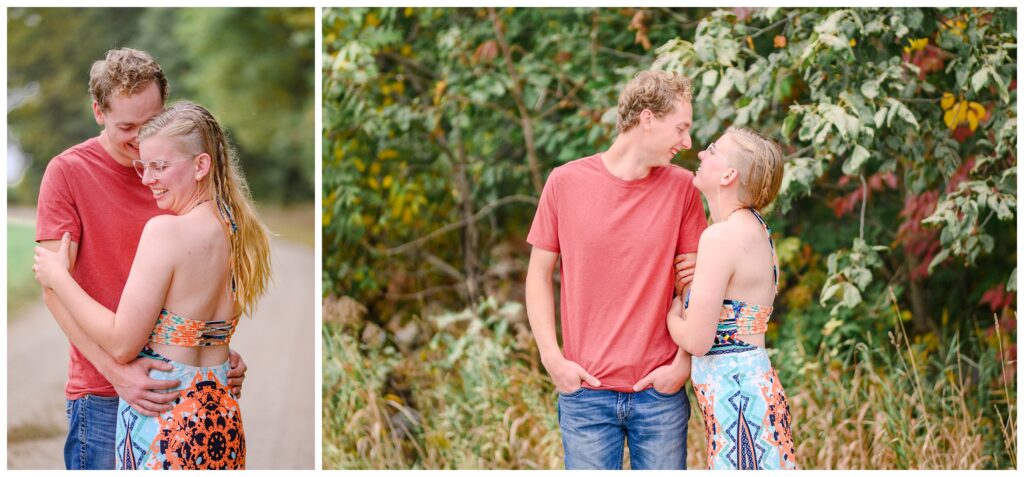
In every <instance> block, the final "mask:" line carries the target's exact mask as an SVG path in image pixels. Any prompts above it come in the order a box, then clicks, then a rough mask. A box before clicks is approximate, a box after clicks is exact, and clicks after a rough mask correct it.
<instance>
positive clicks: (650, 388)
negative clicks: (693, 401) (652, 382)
mask: <svg viewBox="0 0 1024 477" xmlns="http://www.w3.org/2000/svg"><path fill="white" fill-rule="evenodd" d="M647 389H648V390H649V391H650V392H651V394H653V395H655V396H657V397H660V398H666V399H667V398H674V397H676V396H678V395H679V393H681V392H683V391H684V390H685V389H686V385H685V384H684V385H682V386H680V388H679V389H678V390H677V391H676V392H674V393H672V394H665V393H663V392H661V391H658V390H657V389H654V386H651V387H649V388H647Z"/></svg>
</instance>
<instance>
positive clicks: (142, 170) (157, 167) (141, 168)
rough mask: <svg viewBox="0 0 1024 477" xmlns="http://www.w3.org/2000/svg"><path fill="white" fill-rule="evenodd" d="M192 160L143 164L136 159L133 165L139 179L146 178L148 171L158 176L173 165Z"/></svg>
mask: <svg viewBox="0 0 1024 477" xmlns="http://www.w3.org/2000/svg"><path fill="white" fill-rule="evenodd" d="M191 160H192V159H178V160H176V161H151V162H143V161H141V160H139V159H136V160H134V161H132V165H133V166H135V172H136V173H138V174H139V177H143V178H144V177H146V169H149V170H150V171H152V172H153V175H154V176H156V175H157V174H160V173H162V172H163V171H164V169H167V167H168V166H170V165H171V164H174V163H177V162H185V161H191Z"/></svg>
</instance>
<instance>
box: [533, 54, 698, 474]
mask: <svg viewBox="0 0 1024 477" xmlns="http://www.w3.org/2000/svg"><path fill="white" fill-rule="evenodd" d="M691 97H692V88H691V85H690V82H689V80H687V79H686V78H684V77H682V76H680V75H678V74H674V73H666V72H660V71H643V72H641V73H639V74H638V75H637V76H636V78H634V79H633V80H632V81H631V82H630V83H629V84H628V85H627V86H626V87H625V89H624V90H623V92H622V94H621V96H620V97H619V104H618V121H617V124H616V127H617V129H618V130H619V135H618V137H616V139H615V141H614V142H613V143H612V145H611V147H610V148H609V149H608V150H607V151H605V152H603V153H598V154H595V155H593V156H590V157H585V158H582V159H578V160H575V161H572V162H569V163H567V164H565V165H562V166H560V167H557V168H555V169H554V170H553V171H551V174H550V175H549V176H548V179H547V183H546V184H545V185H544V190H543V192H542V193H541V198H540V203H539V204H538V207H537V213H536V216H535V217H534V220H533V225H532V226H531V228H530V233H529V236H528V237H527V241H528V242H529V243H530V244H532V245H533V251H532V252H531V254H530V265H529V270H528V272H527V279H526V308H527V313H528V315H529V319H530V327H531V328H532V329H533V334H534V338H535V339H536V340H537V346H538V348H539V350H540V354H541V361H542V362H543V363H544V367H545V369H547V371H548V373H549V374H550V375H551V379H552V381H553V382H554V384H555V388H556V389H557V390H558V393H559V398H558V417H559V419H558V422H559V427H560V428H561V431H562V444H563V447H564V449H565V467H566V468H567V469H621V468H622V459H623V445H624V441H625V442H628V445H629V456H630V462H631V466H632V468H634V469H685V468H686V430H687V425H686V423H687V420H688V419H689V415H690V407H689V400H688V399H687V397H686V392H685V391H684V389H683V387H684V384H686V380H687V379H689V374H690V356H689V355H688V354H686V353H685V352H683V351H682V350H681V349H680V348H679V347H678V346H676V344H675V343H674V342H673V341H672V338H671V336H669V333H668V329H667V328H666V326H665V316H666V314H667V313H668V311H669V309H670V307H671V301H672V297H673V276H674V274H675V271H674V269H673V257H675V258H676V261H681V262H684V263H683V264H682V265H681V267H680V268H682V269H684V270H685V271H684V272H683V277H684V278H683V279H682V280H681V282H680V285H685V284H688V283H689V280H690V277H691V276H692V267H693V263H694V262H695V255H696V251H697V243H698V240H699V238H700V234H701V232H703V230H704V228H705V227H706V226H707V219H706V218H705V215H704V206H703V203H702V202H701V199H700V194H699V193H698V191H697V190H696V189H695V188H694V187H693V184H692V180H693V173H691V172H689V171H687V170H685V169H682V168H680V167H678V166H674V165H672V164H671V161H672V158H673V157H675V155H676V154H677V153H678V152H679V151H681V150H683V149H689V148H690V132H689V131H690V127H691V125H692V120H693V108H692V106H691V104H690V101H691ZM559 261H560V263H561V324H562V349H559V346H558V341H557V338H556V333H555V308H554V289H553V287H552V275H553V272H554V267H555V264H556V263H557V262H559ZM563 350H564V354H563Z"/></svg>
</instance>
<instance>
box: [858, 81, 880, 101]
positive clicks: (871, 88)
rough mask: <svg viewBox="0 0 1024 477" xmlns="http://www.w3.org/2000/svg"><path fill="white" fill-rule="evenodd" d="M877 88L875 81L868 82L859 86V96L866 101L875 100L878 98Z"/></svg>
mask: <svg viewBox="0 0 1024 477" xmlns="http://www.w3.org/2000/svg"><path fill="white" fill-rule="evenodd" d="M878 86H879V85H878V82H877V81H868V82H866V83H864V84H862V85H860V94H862V95H864V97H865V98H867V99H875V98H877V97H878Z"/></svg>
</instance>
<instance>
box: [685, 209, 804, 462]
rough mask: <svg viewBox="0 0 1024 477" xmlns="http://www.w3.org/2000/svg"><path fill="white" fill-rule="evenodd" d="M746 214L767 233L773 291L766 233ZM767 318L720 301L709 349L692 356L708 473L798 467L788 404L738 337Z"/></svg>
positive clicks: (761, 355) (753, 308) (765, 310)
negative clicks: (711, 471)
mask: <svg viewBox="0 0 1024 477" xmlns="http://www.w3.org/2000/svg"><path fill="white" fill-rule="evenodd" d="M749 210H750V211H751V212H752V213H753V214H754V216H755V217H757V220H758V221H759V222H760V223H761V226H762V227H764V229H765V231H766V232H767V233H768V243H769V246H770V247H771V249H772V257H773V259H772V273H773V274H774V279H775V288H776V292H778V281H779V274H778V269H777V268H776V266H775V259H774V257H775V245H774V243H772V239H771V229H770V228H769V227H768V225H767V224H766V223H765V221H764V219H763V218H762V217H761V215H760V214H758V213H757V211H756V210H754V209H749ZM689 298H690V297H689V294H687V297H686V305H689V301H690V300H689ZM771 315H772V307H771V306H766V305H755V304H750V303H745V302H742V301H738V300H725V301H724V302H723V303H722V311H721V313H720V315H719V318H718V329H717V331H716V334H715V341H714V344H713V345H712V347H711V350H710V351H708V353H707V354H705V355H704V356H694V357H693V364H692V369H691V377H690V379H691V380H692V381H693V390H694V394H696V396H697V403H698V404H699V406H700V410H701V413H702V414H703V415H704V430H705V438H706V444H707V460H708V468H709V469H796V468H797V465H796V461H795V456H794V447H793V436H792V432H791V430H790V425H791V418H790V413H789V403H788V402H787V401H786V393H785V391H784V390H783V389H782V383H780V382H779V376H778V374H777V373H776V372H775V368H774V367H772V364H771V362H770V361H769V359H768V353H767V352H766V351H765V350H764V348H759V347H757V346H754V345H751V344H749V343H746V342H744V341H742V340H740V339H738V338H737V336H739V335H747V334H759V333H764V332H765V330H766V329H767V327H768V319H769V318H770V317H771Z"/></svg>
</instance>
